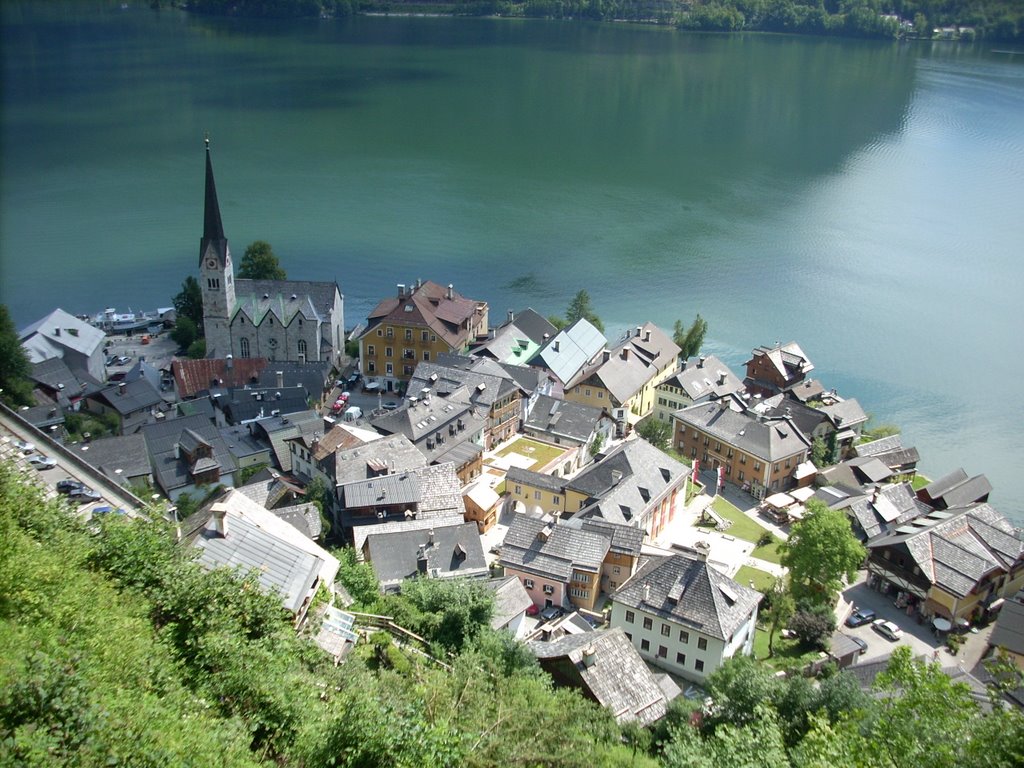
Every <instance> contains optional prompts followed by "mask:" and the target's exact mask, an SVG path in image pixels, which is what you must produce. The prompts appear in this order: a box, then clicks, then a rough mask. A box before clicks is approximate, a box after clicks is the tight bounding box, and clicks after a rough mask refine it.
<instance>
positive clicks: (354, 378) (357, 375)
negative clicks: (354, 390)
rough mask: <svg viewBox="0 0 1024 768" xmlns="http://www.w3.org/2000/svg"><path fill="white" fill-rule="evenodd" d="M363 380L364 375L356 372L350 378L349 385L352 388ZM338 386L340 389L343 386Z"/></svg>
mask: <svg viewBox="0 0 1024 768" xmlns="http://www.w3.org/2000/svg"><path fill="white" fill-rule="evenodd" d="M361 378H362V375H361V374H360V373H359V371H355V372H354V373H352V374H351V375H350V376H349V377H348V385H349V386H350V387H351V386H353V385H355V384H358V383H359V380H360V379H361ZM338 386H339V387H340V386H341V385H340V384H339V385H338Z"/></svg>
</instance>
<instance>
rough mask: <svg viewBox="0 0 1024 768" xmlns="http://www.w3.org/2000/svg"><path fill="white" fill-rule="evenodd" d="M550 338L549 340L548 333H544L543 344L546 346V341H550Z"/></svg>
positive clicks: (549, 335)
mask: <svg viewBox="0 0 1024 768" xmlns="http://www.w3.org/2000/svg"><path fill="white" fill-rule="evenodd" d="M550 338H551V334H550V333H545V334H544V343H545V344H547V342H548V339H550Z"/></svg>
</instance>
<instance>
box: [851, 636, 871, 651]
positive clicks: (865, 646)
mask: <svg viewBox="0 0 1024 768" xmlns="http://www.w3.org/2000/svg"><path fill="white" fill-rule="evenodd" d="M847 637H848V638H850V640H852V641H853V644H854V645H856V646H857V647H858V648H860V651H859V653H864V652H865V651H866V650H867V649H868V644H867V643H866V642H865V641H864V640H861V639H860V638H859V637H854V636H853V635H847Z"/></svg>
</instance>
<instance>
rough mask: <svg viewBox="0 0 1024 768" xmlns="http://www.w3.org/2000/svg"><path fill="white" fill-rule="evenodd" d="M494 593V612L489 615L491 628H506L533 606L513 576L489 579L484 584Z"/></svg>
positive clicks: (524, 590)
mask: <svg viewBox="0 0 1024 768" xmlns="http://www.w3.org/2000/svg"><path fill="white" fill-rule="evenodd" d="M484 583H485V585H486V586H487V587H488V588H489V589H491V590H492V591H493V592H494V612H493V613H492V614H491V628H492V629H501V628H503V627H506V626H508V624H509V622H511V621H512V620H513V619H514V618H515V617H516V616H520V615H522V614H524V613H526V611H527V609H529V607H530V606H531V605H533V600H532V599H531V598H530V593H529V592H527V591H526V588H525V587H524V586H523V583H522V582H521V581H520V580H519V579H518V578H516V577H515V576H506V577H504V578H501V579H490V580H488V581H486V582H484Z"/></svg>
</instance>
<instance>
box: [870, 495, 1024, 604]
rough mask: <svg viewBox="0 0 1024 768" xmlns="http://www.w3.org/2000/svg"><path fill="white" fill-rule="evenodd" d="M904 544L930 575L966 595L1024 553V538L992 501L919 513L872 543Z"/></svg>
mask: <svg viewBox="0 0 1024 768" xmlns="http://www.w3.org/2000/svg"><path fill="white" fill-rule="evenodd" d="M900 544H902V545H904V546H905V547H906V548H907V550H908V551H909V552H910V554H911V556H912V557H913V559H914V562H915V564H916V565H917V566H918V567H919V568H920V569H921V572H922V574H923V575H924V576H925V578H927V579H928V581H929V582H930V583H932V584H935V585H936V586H938V587H940V588H942V589H943V590H945V591H946V592H948V593H950V594H952V595H957V596H959V597H966V596H967V595H968V594H969V593H970V592H971V590H973V589H974V588H975V587H977V586H978V584H979V582H980V581H981V579H982V578H984V577H985V576H987V575H988V574H989V573H991V572H993V571H1000V570H1002V571H1009V570H1010V569H1011V568H1013V567H1014V566H1015V565H1016V564H1017V563H1019V561H1020V560H1021V558H1022V557H1024V541H1022V540H1021V538H1020V534H1019V532H1018V531H1017V530H1016V529H1014V527H1013V526H1012V525H1011V524H1010V522H1009V521H1008V520H1007V519H1006V518H1005V517H1004V516H1003V515H1002V514H1000V513H999V512H997V511H996V510H995V509H994V508H992V507H991V506H989V505H988V504H974V505H971V506H969V507H956V508H950V509H946V510H942V511H938V510H936V511H932V512H930V513H929V514H928V515H924V516H920V517H916V518H914V519H913V520H911V521H909V522H908V523H906V524H904V525H901V526H899V527H897V528H896V529H895V530H893V531H891V532H889V533H888V534H887V535H885V536H881V537H879V538H878V539H876V540H874V541H871V542H868V547H869V549H875V548H882V547H891V546H894V545H900Z"/></svg>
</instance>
